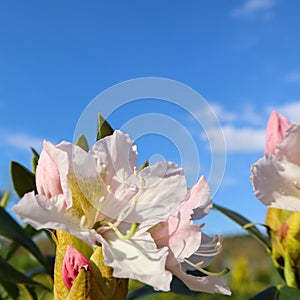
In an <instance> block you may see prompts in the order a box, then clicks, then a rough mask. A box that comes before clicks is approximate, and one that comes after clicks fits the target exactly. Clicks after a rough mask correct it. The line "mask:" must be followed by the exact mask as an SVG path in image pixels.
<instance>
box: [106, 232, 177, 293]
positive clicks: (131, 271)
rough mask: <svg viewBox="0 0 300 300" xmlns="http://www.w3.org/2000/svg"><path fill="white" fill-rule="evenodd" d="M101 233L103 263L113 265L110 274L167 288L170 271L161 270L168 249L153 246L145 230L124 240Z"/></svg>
mask: <svg viewBox="0 0 300 300" xmlns="http://www.w3.org/2000/svg"><path fill="white" fill-rule="evenodd" d="M103 236H104V239H105V240H104V241H103V242H102V247H103V254H104V263H105V264H106V265H107V266H110V267H112V268H113V270H114V271H113V276H114V277H117V278H131V279H136V280H139V281H141V282H143V283H145V284H148V285H151V286H153V287H154V288H155V289H157V290H162V291H169V290H170V282H171V280H172V274H171V273H170V272H168V271H167V270H166V269H165V264H166V258H167V255H168V249H167V248H162V249H157V247H156V245H155V243H154V241H153V239H152V238H151V236H150V234H149V233H147V232H143V233H139V232H136V234H135V235H134V236H133V237H132V238H131V239H129V240H126V241H124V240H120V239H118V238H116V236H115V233H114V232H112V231H108V232H106V233H105V234H104V235H103Z"/></svg>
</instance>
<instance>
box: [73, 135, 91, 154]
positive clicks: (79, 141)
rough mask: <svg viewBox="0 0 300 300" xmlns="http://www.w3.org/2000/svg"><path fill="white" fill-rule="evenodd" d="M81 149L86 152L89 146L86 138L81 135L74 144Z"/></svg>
mask: <svg viewBox="0 0 300 300" xmlns="http://www.w3.org/2000/svg"><path fill="white" fill-rule="evenodd" d="M75 144H76V145H78V146H79V147H80V148H81V149H83V150H84V151H86V152H88V151H89V144H88V141H87V139H86V137H85V136H84V135H83V134H82V135H81V136H80V137H79V138H78V139H77V140H76V142H75Z"/></svg>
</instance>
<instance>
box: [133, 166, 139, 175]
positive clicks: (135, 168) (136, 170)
mask: <svg viewBox="0 0 300 300" xmlns="http://www.w3.org/2000/svg"><path fill="white" fill-rule="evenodd" d="M133 173H134V175H138V173H139V170H138V168H137V167H133Z"/></svg>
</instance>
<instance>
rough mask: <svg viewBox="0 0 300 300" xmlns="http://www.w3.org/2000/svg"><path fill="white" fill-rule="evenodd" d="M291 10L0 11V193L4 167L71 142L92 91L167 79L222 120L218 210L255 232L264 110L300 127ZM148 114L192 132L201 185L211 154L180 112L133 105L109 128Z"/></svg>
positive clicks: (111, 7) (137, 7)
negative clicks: (253, 176) (255, 177)
mask: <svg viewBox="0 0 300 300" xmlns="http://www.w3.org/2000/svg"><path fill="white" fill-rule="evenodd" d="M299 9H300V3H299V1H297V0H290V1H282V0H242V1H224V0H223V1H222V0H210V1H196V0H195V1H188V2H184V1H147V2H146V1H126V2H125V1H110V2H108V1H89V2H86V3H83V2H82V1H47V2H46V1H43V2H41V1H30V0H28V1H26V2H22V1H14V0H12V1H2V2H1V3H0V41H1V42H0V112H1V119H0V138H1V145H0V147H1V156H0V168H1V171H0V183H1V184H0V185H1V188H2V189H5V188H9V187H10V184H9V178H8V176H9V175H8V174H9V161H10V160H17V161H20V162H22V163H24V164H26V165H29V161H30V151H29V146H30V145H31V146H34V147H35V148H37V149H39V150H40V149H41V142H42V140H43V139H48V140H50V141H52V142H54V143H58V142H60V141H61V140H70V141H72V139H73V134H74V130H75V127H76V124H77V121H78V119H79V118H80V116H81V114H82V112H83V110H84V109H85V107H86V106H87V105H88V104H89V103H90V101H91V100H92V99H93V98H94V97H96V96H97V95H98V94H99V93H101V92H102V91H104V90H105V89H107V88H109V87H111V86H113V85H115V84H117V83H120V82H122V81H125V80H129V79H134V78H138V77H149V76H150V77H164V78H169V79H172V80H176V81H179V82H182V83H184V84H186V85H188V86H190V87H191V88H193V89H194V90H196V91H197V92H198V93H200V94H201V95H202V96H203V97H204V98H205V99H206V101H207V102H208V103H209V104H210V105H211V107H213V109H214V110H215V112H216V114H217V116H218V118H219V120H220V122H221V125H222V128H223V132H224V136H225V139H226V145H227V164H226V170H225V176H224V179H223V183H222V185H221V187H220V188H219V190H218V192H217V193H216V195H215V197H214V200H215V201H216V203H218V204H221V205H224V206H227V207H229V208H231V209H236V210H237V211H238V212H240V213H243V214H245V215H247V216H248V217H249V218H251V220H252V221H260V222H263V220H264V215H265V208H264V207H263V205H261V204H260V203H259V202H258V200H256V199H255V198H254V196H253V193H252V187H251V184H250V181H249V176H250V171H249V170H250V166H251V164H252V163H254V162H255V161H257V160H258V158H260V157H261V156H262V155H263V150H264V139H265V125H266V122H267V119H268V116H269V113H270V112H271V110H272V109H276V110H278V111H279V112H281V113H284V114H285V115H286V116H287V117H288V118H290V119H291V121H294V122H296V121H298V120H299V116H298V115H299V113H300V59H299V53H300V35H299V28H300V24H299V23H300V20H299V17H298V14H299ZM151 112H154V113H163V114H169V115H171V116H172V117H173V118H175V119H177V120H178V121H180V122H181V123H182V124H183V126H184V127H186V128H187V129H188V130H189V131H190V132H191V134H192V135H193V136H194V137H195V141H196V142H197V147H198V149H202V150H201V151H200V150H199V153H200V156H202V157H200V160H201V171H203V174H205V175H207V174H208V171H209V164H210V156H209V152H208V151H206V150H205V149H207V144H205V143H204V142H203V144H201V137H200V136H201V130H199V132H198V131H197V128H194V127H193V126H192V125H191V124H189V123H188V122H187V120H186V117H185V116H184V115H183V114H182V113H181V112H180V111H177V110H176V109H175V110H174V111H173V110H172V111H171V112H170V111H168V110H167V111H166V110H165V109H164V107H163V106H160V105H159V104H157V105H146V104H145V105H142V106H141V107H139V106H138V105H137V106H135V107H130V109H129V108H127V109H124V110H123V111H121V112H120V113H119V115H116V116H115V117H112V118H111V122H112V126H113V127H115V128H119V127H121V126H122V123H124V122H127V121H128V120H130V119H132V118H133V117H134V116H138V115H139V114H141V113H143V114H145V113H151ZM193 113H195V114H197V111H194V112H193ZM95 122H96V121H95ZM138 146H140V147H139V148H140V153H141V158H142V159H145V158H147V156H149V155H150V156H151V155H152V154H154V153H161V154H162V156H163V157H164V158H165V159H168V160H176V161H178V160H179V159H180V151H178V150H176V149H175V148H174V145H172V144H171V143H170V142H169V141H167V140H166V139H165V140H157V141H156V140H155V136H152V137H150V138H149V139H148V140H147V138H146V136H145V137H143V138H142V139H141V140H140V142H139V143H138ZM176 151H177V152H176ZM192 166H193V162H190V165H189V167H192ZM189 172H190V169H189V168H188V167H187V170H186V173H187V175H189ZM205 222H206V227H205V228H206V232H208V233H210V234H217V233H225V234H226V233H235V232H238V233H239V232H242V231H241V230H239V229H238V227H237V226H236V225H234V224H232V223H231V222H230V221H227V220H226V219H225V218H224V217H223V216H221V215H219V214H217V213H212V215H211V216H209V217H207V218H206V219H205Z"/></svg>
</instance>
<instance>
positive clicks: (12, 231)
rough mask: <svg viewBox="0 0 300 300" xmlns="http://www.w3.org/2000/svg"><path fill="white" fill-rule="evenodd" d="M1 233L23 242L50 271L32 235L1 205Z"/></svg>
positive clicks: (20, 242)
mask: <svg viewBox="0 0 300 300" xmlns="http://www.w3.org/2000/svg"><path fill="white" fill-rule="evenodd" d="M0 234H1V235H3V236H5V237H7V238H8V239H11V240H13V241H15V242H17V243H19V244H21V245H22V246H23V247H24V248H26V249H27V250H28V251H29V252H30V253H31V254H32V255H33V256H34V257H35V258H36V259H37V260H38V261H39V262H40V263H41V264H42V265H43V266H44V267H45V269H46V270H47V271H50V268H49V266H48V263H47V262H46V260H45V258H44V257H43V255H42V254H41V252H40V250H39V249H38V247H37V246H36V245H35V243H34V242H33V241H32V240H31V238H30V236H29V235H28V234H27V233H26V231H25V230H24V229H23V228H22V227H21V226H20V225H19V224H18V223H17V222H16V221H15V220H14V219H13V218H12V217H11V216H10V215H9V214H8V213H7V212H6V211H5V210H4V209H3V208H2V207H0Z"/></svg>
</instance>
